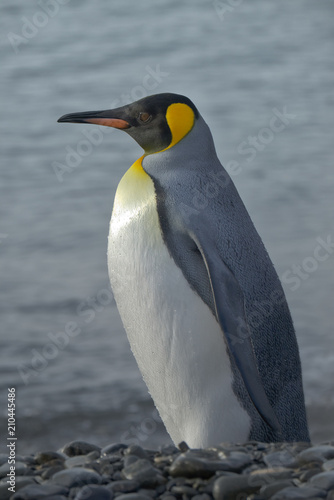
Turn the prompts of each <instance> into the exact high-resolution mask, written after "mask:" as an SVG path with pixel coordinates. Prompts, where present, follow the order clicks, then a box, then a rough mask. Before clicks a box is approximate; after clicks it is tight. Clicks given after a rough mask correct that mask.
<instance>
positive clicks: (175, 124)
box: [163, 102, 195, 151]
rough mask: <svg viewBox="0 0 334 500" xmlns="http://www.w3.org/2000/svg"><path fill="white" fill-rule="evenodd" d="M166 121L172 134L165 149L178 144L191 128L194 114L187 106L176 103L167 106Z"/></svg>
mask: <svg viewBox="0 0 334 500" xmlns="http://www.w3.org/2000/svg"><path fill="white" fill-rule="evenodd" d="M166 120H167V123H168V126H169V128H170V131H171V133H172V140H171V143H170V145H169V146H168V147H167V148H166V149H169V148H171V147H173V146H175V144H177V143H178V142H180V141H181V140H182V139H183V138H184V137H185V136H186V135H187V134H188V133H189V132H190V130H191V129H192V128H193V126H194V122H195V113H194V112H193V110H192V109H191V108H190V107H189V106H188V105H187V104H183V103H181V102H176V103H174V104H171V105H170V106H168V108H167V112H166ZM163 151H165V149H163Z"/></svg>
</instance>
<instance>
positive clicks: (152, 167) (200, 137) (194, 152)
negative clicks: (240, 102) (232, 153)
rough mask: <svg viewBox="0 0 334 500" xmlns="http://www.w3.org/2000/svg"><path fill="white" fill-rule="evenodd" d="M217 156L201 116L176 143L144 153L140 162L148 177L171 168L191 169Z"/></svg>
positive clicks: (207, 128) (212, 160) (155, 175)
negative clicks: (150, 152) (155, 151)
mask: <svg viewBox="0 0 334 500" xmlns="http://www.w3.org/2000/svg"><path fill="white" fill-rule="evenodd" d="M216 161H219V160H218V158H217V154H216V150H215V146H214V143H213V138H212V135H211V132H210V129H209V127H208V126H207V124H206V123H205V121H204V120H203V118H202V117H201V116H199V118H198V119H197V120H196V122H195V125H194V126H193V128H192V129H191V131H190V132H189V133H188V134H187V135H186V136H185V137H184V138H183V139H182V140H181V141H180V142H178V143H177V144H175V145H174V146H172V147H171V148H167V149H164V150H163V151H160V152H157V153H152V154H148V155H144V157H143V160H142V162H141V164H142V167H143V169H144V171H145V172H146V173H147V174H148V175H149V176H150V177H157V176H159V174H160V173H161V174H162V173H164V172H166V170H170V169H173V168H180V167H181V166H182V167H183V168H187V169H192V168H196V166H198V164H199V163H203V164H204V163H205V164H206V165H207V164H208V162H212V163H215V162H216Z"/></svg>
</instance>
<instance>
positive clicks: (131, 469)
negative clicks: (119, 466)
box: [122, 458, 166, 488]
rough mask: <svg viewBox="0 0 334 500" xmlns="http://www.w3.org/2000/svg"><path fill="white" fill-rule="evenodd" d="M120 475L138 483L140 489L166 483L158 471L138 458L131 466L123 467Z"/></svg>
mask: <svg viewBox="0 0 334 500" xmlns="http://www.w3.org/2000/svg"><path fill="white" fill-rule="evenodd" d="M122 474H123V476H124V477H125V478H126V479H133V480H135V481H138V482H139V485H140V486H141V487H148V488H151V487H155V486H159V485H160V484H164V483H165V482H166V480H165V478H164V477H163V476H162V475H161V473H160V471H159V470H158V469H155V468H154V467H153V466H152V464H151V463H150V462H149V461H148V460H146V459H145V458H139V459H138V460H137V461H136V462H134V463H133V464H131V465H129V466H128V467H124V469H123V471H122Z"/></svg>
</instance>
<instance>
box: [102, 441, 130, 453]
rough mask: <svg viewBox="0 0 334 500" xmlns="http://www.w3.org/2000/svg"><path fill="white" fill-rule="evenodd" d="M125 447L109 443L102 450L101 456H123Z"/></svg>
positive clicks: (124, 445)
mask: <svg viewBox="0 0 334 500" xmlns="http://www.w3.org/2000/svg"><path fill="white" fill-rule="evenodd" d="M126 448H127V445H126V444H123V443H111V444H108V445H107V446H105V447H104V448H102V450H101V455H114V454H117V453H118V454H123V452H124V450H126Z"/></svg>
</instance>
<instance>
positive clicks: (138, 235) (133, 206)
mask: <svg viewBox="0 0 334 500" xmlns="http://www.w3.org/2000/svg"><path fill="white" fill-rule="evenodd" d="M132 169H133V167H132ZM132 169H130V171H128V172H127V174H125V176H124V177H123V179H122V181H121V183H120V185H119V188H118V191H117V194H116V198H115V205H114V210H113V214H112V218H111V222H110V233H109V245H108V266H109V275H110V281H111V286H112V289H113V292H114V296H115V300H116V303H117V307H118V310H119V312H120V315H121V318H122V321H123V324H124V327H125V330H126V332H127V335H128V338H129V342H130V345H131V349H132V352H133V354H134V356H135V358H136V361H137V363H138V366H139V369H140V371H141V373H142V375H143V378H144V380H145V382H146V384H147V386H148V389H149V391H150V393H151V396H152V398H153V400H154V402H155V405H156V406H157V408H158V410H159V413H160V415H161V418H162V419H163V421H164V423H165V425H166V428H167V430H168V432H169V433H170V435H171V437H172V439H173V440H174V442H175V443H178V442H180V441H182V440H185V441H186V442H187V443H188V444H189V446H195V447H196V446H209V445H211V444H214V443H215V444H217V442H219V441H224V440H235V441H243V440H246V439H247V429H248V428H250V421H249V416H248V414H247V413H246V412H245V410H243V409H242V407H241V406H240V404H239V402H238V400H237V398H236V396H235V394H234V393H233V390H232V373H231V367H230V361H229V358H228V356H227V353H226V348H225V342H224V338H223V333H222V331H221V329H220V326H219V325H218V323H217V321H216V319H215V318H214V316H213V314H212V313H211V311H210V309H209V308H208V307H207V306H206V305H205V304H204V302H203V301H202V300H201V299H200V297H199V296H198V295H197V294H196V293H195V292H194V291H193V290H192V289H191V288H190V286H189V285H188V282H187V281H186V279H185V278H184V276H183V274H182V272H181V270H180V269H179V268H178V267H177V266H176V264H175V262H174V260H173V259H172V258H171V256H170V255H169V252H168V249H167V247H166V246H165V244H164V241H163V239H162V235H161V230H160V226H159V219H158V214H157V209H156V200H155V193H154V186H153V182H152V180H151V179H150V178H149V177H148V176H147V175H146V174H145V173H140V171H139V170H138V171H132V172H131V170H132Z"/></svg>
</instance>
